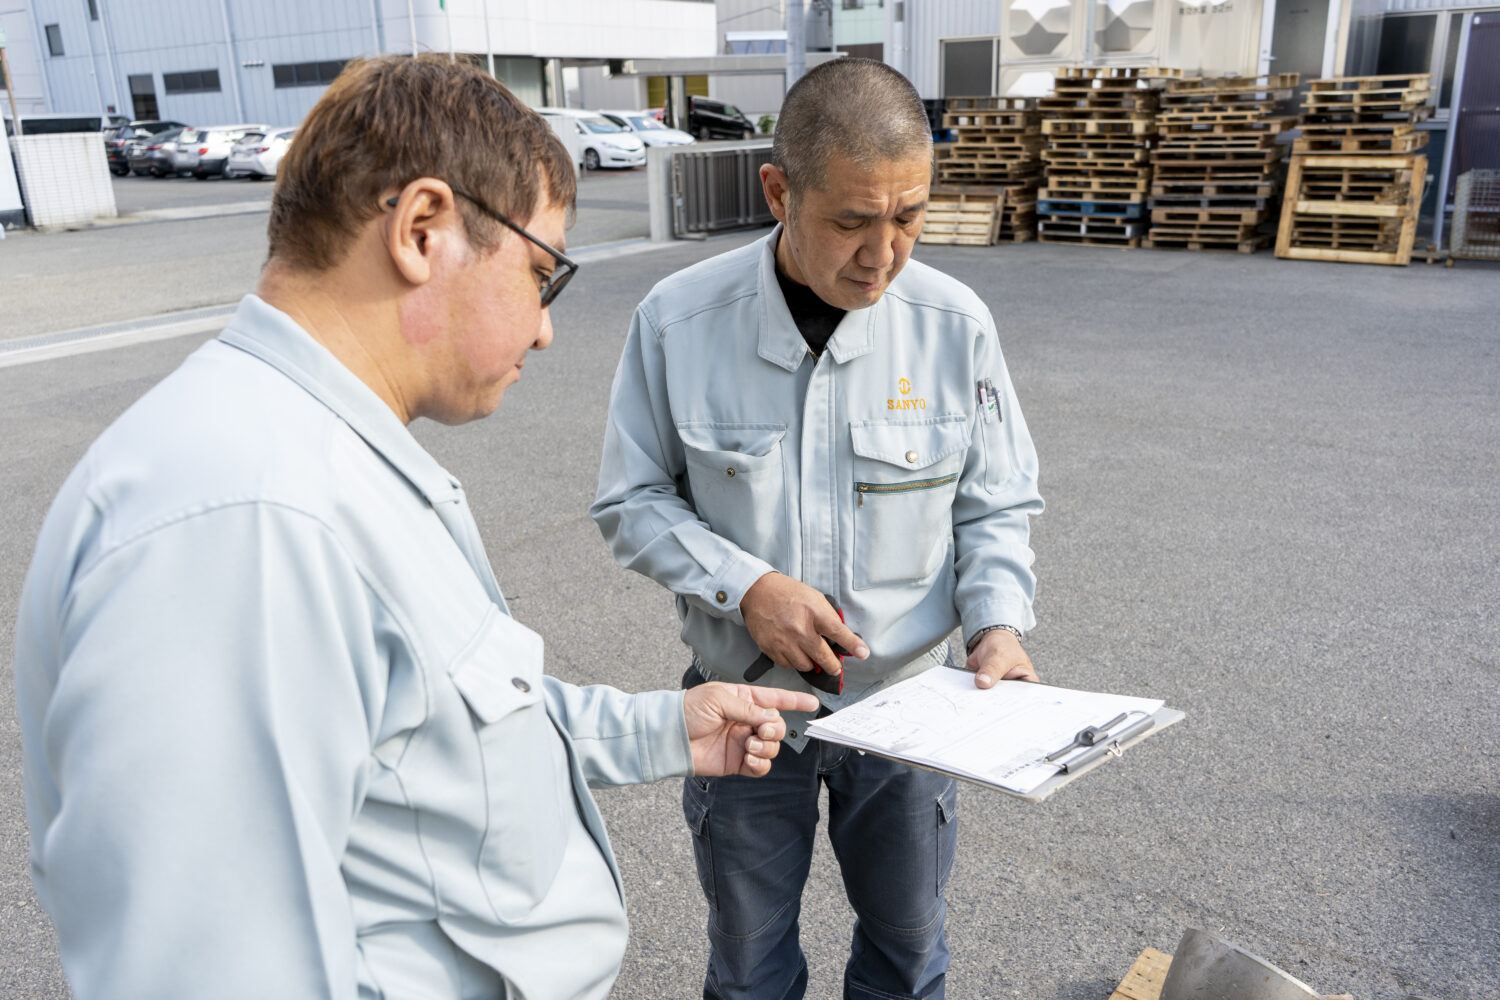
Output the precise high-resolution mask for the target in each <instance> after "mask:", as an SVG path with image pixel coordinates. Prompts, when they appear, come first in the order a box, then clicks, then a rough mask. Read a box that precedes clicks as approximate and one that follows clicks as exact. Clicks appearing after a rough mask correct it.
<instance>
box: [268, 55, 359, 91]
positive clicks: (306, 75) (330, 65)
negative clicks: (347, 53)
mask: <svg viewBox="0 0 1500 1000" xmlns="http://www.w3.org/2000/svg"><path fill="white" fill-rule="evenodd" d="M347 61H348V60H347V59H330V60H328V61H326V62H306V63H281V64H279V65H275V66H272V67H271V79H272V81H273V82H274V83H275V85H276V86H277V87H326V86H327V85H328V84H330V83H332V82H333V81H334V78H335V77H337V76H338V75H339V74H340V73H342V72H343V71H344V63H346V62H347Z"/></svg>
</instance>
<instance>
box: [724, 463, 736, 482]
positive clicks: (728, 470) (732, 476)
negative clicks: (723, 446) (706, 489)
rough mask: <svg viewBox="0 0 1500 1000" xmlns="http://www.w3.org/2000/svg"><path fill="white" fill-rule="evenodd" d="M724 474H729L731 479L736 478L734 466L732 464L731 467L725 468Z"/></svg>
mask: <svg viewBox="0 0 1500 1000" xmlns="http://www.w3.org/2000/svg"><path fill="white" fill-rule="evenodd" d="M724 475H726V476H728V477H729V478H730V479H733V478H734V466H732V465H731V466H730V467H729V468H727V469H725V470H724Z"/></svg>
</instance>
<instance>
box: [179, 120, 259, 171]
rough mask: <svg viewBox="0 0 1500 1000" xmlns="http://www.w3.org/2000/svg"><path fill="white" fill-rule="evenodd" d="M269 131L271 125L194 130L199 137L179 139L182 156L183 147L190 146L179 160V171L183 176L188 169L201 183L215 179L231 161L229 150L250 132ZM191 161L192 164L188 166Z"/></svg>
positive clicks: (227, 126) (225, 126)
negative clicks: (208, 179) (185, 154)
mask: <svg viewBox="0 0 1500 1000" xmlns="http://www.w3.org/2000/svg"><path fill="white" fill-rule="evenodd" d="M269 128H270V126H269V125H210V126H209V127H207V128H198V129H194V130H193V131H194V132H195V133H196V135H195V138H193V139H188V138H187V134H186V133H184V134H183V136H182V138H179V139H178V141H177V146H178V152H179V153H182V152H183V149H182V147H183V145H184V144H185V143H186V144H188V149H187V156H183V157H179V158H178V160H177V162H178V167H177V170H178V172H179V173H181V172H182V171H183V170H184V169H186V170H187V171H188V172H189V173H191V174H192V175H193V176H194V177H196V178H198V179H199V180H200V181H201V180H206V179H207V178H209V177H216V176H218V175H219V174H222V173H223V172H224V164H225V163H226V162H228V160H229V149H230V147H231V146H233V145H234V143H235V140H236V139H238V138H239V137H240V136H242V135H244V134H245V133H247V132H262V133H264V132H265V131H266V130H267V129H269ZM189 158H190V159H191V164H190V165H186V166H185V164H187V161H188V159H189Z"/></svg>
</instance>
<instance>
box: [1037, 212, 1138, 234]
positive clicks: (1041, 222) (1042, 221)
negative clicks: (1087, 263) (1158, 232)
mask: <svg viewBox="0 0 1500 1000" xmlns="http://www.w3.org/2000/svg"><path fill="white" fill-rule="evenodd" d="M1036 229H1037V232H1038V233H1040V234H1041V236H1042V237H1043V238H1044V239H1046V238H1051V237H1059V238H1062V237H1069V238H1071V237H1077V238H1079V239H1083V238H1085V237H1093V238H1096V239H1110V240H1128V239H1135V238H1136V237H1139V236H1142V235H1144V234H1145V232H1146V225H1145V223H1143V222H1139V221H1135V222H1129V221H1126V220H1124V219H1117V218H1113V217H1103V218H1081V219H1080V218H1071V217H1068V218H1060V217H1056V216H1046V215H1043V216H1038V218H1037V224H1036Z"/></svg>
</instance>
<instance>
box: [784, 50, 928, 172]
mask: <svg viewBox="0 0 1500 1000" xmlns="http://www.w3.org/2000/svg"><path fill="white" fill-rule="evenodd" d="M834 153H841V154H843V155H844V156H846V157H848V158H849V159H850V160H851V161H852V162H853V163H855V164H858V165H859V166H862V167H868V166H870V165H872V164H876V163H889V162H891V161H893V160H905V159H907V158H909V157H913V156H924V157H927V158H928V159H931V157H932V126H931V125H930V124H929V123H928V121H927V110H926V109H925V108H924V107H923V106H922V98H921V96H920V95H918V94H917V88H915V87H913V86H912V85H911V81H910V80H908V79H907V78H906V77H904V76H902V75H901V74H900V73H899V72H897V71H896V70H894V69H892V68H891V67H889V66H887V65H886V64H885V63H883V62H876V61H875V60H874V59H857V58H850V57H847V56H846V57H844V58H842V59H833V60H830V61H828V62H825V63H823V64H822V65H820V66H817V67H814V68H813V69H812V70H810V71H808V73H807V74H806V75H804V76H803V77H802V79H800V80H798V81H797V82H796V84H794V85H793V86H792V89H791V90H789V91H787V95H786V99H785V100H784V101H783V102H782V105H781V116H780V117H779V118H777V119H776V134H775V137H774V139H773V140H772V143H771V162H772V163H773V164H775V165H776V166H777V167H779V168H781V170H782V171H783V172H784V173H785V174H786V176H787V188H788V190H789V192H790V194H791V196H792V197H793V198H796V197H797V195H799V194H800V193H801V192H803V191H806V190H807V189H809V188H818V187H821V186H822V184H823V180H824V177H825V175H826V173H827V169H828V161H829V158H830V157H831V156H832V155H833V154H834Z"/></svg>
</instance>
